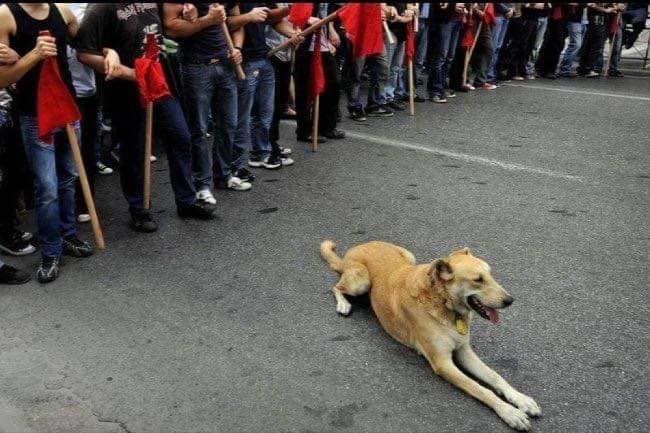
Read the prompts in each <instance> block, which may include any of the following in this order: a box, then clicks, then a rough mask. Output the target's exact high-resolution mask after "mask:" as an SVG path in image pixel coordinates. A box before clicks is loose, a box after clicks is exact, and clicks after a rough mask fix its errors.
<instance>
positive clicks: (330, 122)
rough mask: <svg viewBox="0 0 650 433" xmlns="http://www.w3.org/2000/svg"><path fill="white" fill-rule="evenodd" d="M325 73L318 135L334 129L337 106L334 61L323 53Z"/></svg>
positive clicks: (337, 93) (337, 97) (337, 95)
mask: <svg viewBox="0 0 650 433" xmlns="http://www.w3.org/2000/svg"><path fill="white" fill-rule="evenodd" d="M322 56H323V57H322V59H323V70H324V71H325V91H324V92H323V93H322V94H321V96H320V125H319V134H327V133H329V132H331V131H333V130H334V129H336V124H337V122H338V120H337V117H338V106H339V96H340V88H339V78H338V66H337V62H336V59H335V58H334V56H333V55H331V54H330V53H325V52H324V53H323V54H322Z"/></svg>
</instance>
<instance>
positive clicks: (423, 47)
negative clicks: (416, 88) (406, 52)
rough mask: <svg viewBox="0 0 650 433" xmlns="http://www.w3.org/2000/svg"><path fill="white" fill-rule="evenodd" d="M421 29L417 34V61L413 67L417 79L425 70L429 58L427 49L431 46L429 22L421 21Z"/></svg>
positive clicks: (426, 20)
mask: <svg viewBox="0 0 650 433" xmlns="http://www.w3.org/2000/svg"><path fill="white" fill-rule="evenodd" d="M419 25H420V27H419V28H418V32H417V33H416V34H415V60H414V62H413V67H414V68H415V71H413V72H414V75H415V76H416V77H417V74H418V73H419V72H420V71H421V70H422V68H424V64H425V62H426V57H427V47H428V45H429V34H428V32H429V20H428V19H420V23H419Z"/></svg>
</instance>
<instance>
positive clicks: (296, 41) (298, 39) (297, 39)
mask: <svg viewBox="0 0 650 433" xmlns="http://www.w3.org/2000/svg"><path fill="white" fill-rule="evenodd" d="M304 41H305V37H304V36H302V35H301V34H300V32H295V33H294V35H293V36H292V37H291V38H289V43H290V44H291V46H292V47H293V48H298V46H299V45H300V44H302V43H303V42H304Z"/></svg>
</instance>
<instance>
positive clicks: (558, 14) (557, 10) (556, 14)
mask: <svg viewBox="0 0 650 433" xmlns="http://www.w3.org/2000/svg"><path fill="white" fill-rule="evenodd" d="M563 15H564V14H563V13H562V6H560V5H556V6H553V11H552V12H551V18H552V19H553V20H554V21H558V20H561V19H562V17H563Z"/></svg>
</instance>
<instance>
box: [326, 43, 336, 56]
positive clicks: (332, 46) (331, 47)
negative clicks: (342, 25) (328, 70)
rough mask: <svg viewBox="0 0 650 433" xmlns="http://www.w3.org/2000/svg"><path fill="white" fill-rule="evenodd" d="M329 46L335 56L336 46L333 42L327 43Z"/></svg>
mask: <svg viewBox="0 0 650 433" xmlns="http://www.w3.org/2000/svg"><path fill="white" fill-rule="evenodd" d="M327 47H328V48H329V49H330V54H331V55H333V56H334V55H336V47H335V46H334V45H332V43H331V42H328V43H327Z"/></svg>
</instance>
